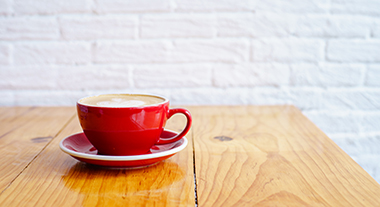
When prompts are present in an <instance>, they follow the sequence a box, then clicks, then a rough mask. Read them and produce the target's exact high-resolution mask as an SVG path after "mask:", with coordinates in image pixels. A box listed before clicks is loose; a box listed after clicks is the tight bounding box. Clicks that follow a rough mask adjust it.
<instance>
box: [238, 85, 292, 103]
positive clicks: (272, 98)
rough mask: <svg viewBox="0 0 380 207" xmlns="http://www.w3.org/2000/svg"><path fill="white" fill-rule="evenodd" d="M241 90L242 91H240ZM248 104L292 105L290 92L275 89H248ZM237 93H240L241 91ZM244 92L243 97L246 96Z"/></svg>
mask: <svg viewBox="0 0 380 207" xmlns="http://www.w3.org/2000/svg"><path fill="white" fill-rule="evenodd" d="M240 90H241V89H240ZM246 90H247V92H245V93H246V94H247V104H252V105H279V104H280V105H281V104H290V103H291V102H290V99H289V91H287V90H279V88H273V87H260V88H247V89H246ZM236 93H240V92H239V89H237V90H236ZM245 93H244V91H243V95H245Z"/></svg>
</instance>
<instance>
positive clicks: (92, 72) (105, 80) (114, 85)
mask: <svg viewBox="0 0 380 207" xmlns="http://www.w3.org/2000/svg"><path fill="white" fill-rule="evenodd" d="M129 79H130V68H129V67H127V66H103V65H102V66H60V67H59V68H58V78H57V79H56V80H55V82H56V84H57V89H60V90H74V91H77V90H118V89H127V88H130V87H131V81H130V80H129Z"/></svg>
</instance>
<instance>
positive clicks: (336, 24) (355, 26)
mask: <svg viewBox="0 0 380 207" xmlns="http://www.w3.org/2000/svg"><path fill="white" fill-rule="evenodd" d="M373 21H374V19H373V18H369V17H362V16H359V17H357V16H350V15H343V16H342V15H341V16H324V15H299V16H297V20H296V21H295V23H294V24H293V28H292V34H293V35H295V36H299V37H325V38H331V37H343V38H354V37H360V38H365V37H367V36H369V35H370V31H371V27H372V24H373Z"/></svg>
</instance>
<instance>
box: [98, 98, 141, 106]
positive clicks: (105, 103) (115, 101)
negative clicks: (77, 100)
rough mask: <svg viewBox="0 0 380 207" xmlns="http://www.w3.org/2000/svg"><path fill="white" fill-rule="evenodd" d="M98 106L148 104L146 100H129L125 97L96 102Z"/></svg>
mask: <svg viewBox="0 0 380 207" xmlns="http://www.w3.org/2000/svg"><path fill="white" fill-rule="evenodd" d="M96 105H98V106H110V107H118V106H143V105H146V103H145V102H144V101H139V100H127V99H123V98H113V99H111V100H109V101H101V102H98V103H96Z"/></svg>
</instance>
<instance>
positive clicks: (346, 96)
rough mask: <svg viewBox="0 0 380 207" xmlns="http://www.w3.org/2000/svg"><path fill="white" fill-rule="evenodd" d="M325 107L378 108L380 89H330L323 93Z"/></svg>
mask: <svg viewBox="0 0 380 207" xmlns="http://www.w3.org/2000/svg"><path fill="white" fill-rule="evenodd" d="M323 108H325V109H330V110H377V109H379V108H380V90H372V91H369V90H352V89H351V90H349V89H336V90H328V91H326V92H325V93H324V94H323Z"/></svg>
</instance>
